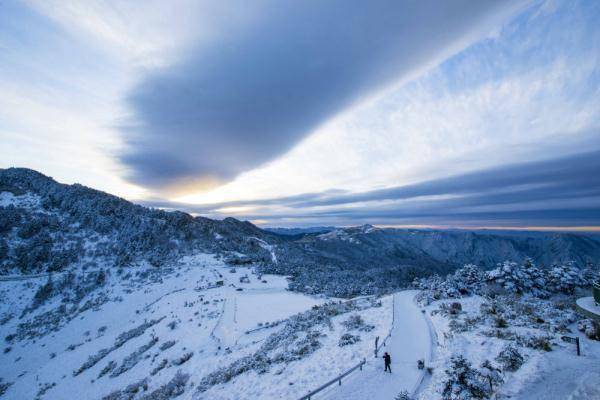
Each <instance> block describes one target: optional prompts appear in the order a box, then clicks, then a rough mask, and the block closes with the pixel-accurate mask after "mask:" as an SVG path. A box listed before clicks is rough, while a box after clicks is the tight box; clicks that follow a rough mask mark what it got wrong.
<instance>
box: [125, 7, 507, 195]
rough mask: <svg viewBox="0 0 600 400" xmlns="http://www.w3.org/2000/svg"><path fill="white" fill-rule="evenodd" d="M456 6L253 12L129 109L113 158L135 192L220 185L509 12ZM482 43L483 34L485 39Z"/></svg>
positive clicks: (152, 84)
mask: <svg viewBox="0 0 600 400" xmlns="http://www.w3.org/2000/svg"><path fill="white" fill-rule="evenodd" d="M517 5H518V2H500V1H482V2H469V1H466V0H454V1H448V2H442V3H440V2H433V1H420V2H412V1H400V2H398V1H385V0H380V1H379V0H378V1H375V2H369V3H365V2H363V3H361V2H346V1H341V0H332V1H327V2H318V1H303V2H298V1H289V2H283V3H282V2H269V1H266V2H261V3H259V5H257V7H256V9H254V10H252V17H251V18H248V20H247V21H246V22H245V23H243V24H239V21H237V23H236V24H232V25H231V26H228V25H227V24H223V26H222V27H221V30H220V31H219V32H218V33H217V34H215V35H214V37H213V38H212V39H211V40H208V41H202V43H200V44H197V45H195V46H192V47H191V48H190V49H189V50H188V51H186V52H185V54H184V55H183V56H182V58H181V59H180V60H179V61H177V62H176V63H175V64H174V65H172V66H171V67H168V68H164V69H161V70H158V71H155V72H151V73H149V74H148V75H147V76H145V77H144V78H143V79H142V80H141V82H140V83H139V84H138V85H137V86H136V87H135V88H134V89H133V90H132V92H131V93H130V95H129V96H128V101H129V104H130V106H131V109H132V113H133V119H132V121H131V124H128V125H127V126H126V127H123V129H122V131H123V133H124V135H125V137H126V140H127V142H128V144H129V147H128V150H127V151H126V152H124V153H123V154H122V155H121V157H120V159H121V161H122V162H123V163H124V164H125V165H126V166H127V167H128V168H129V170H130V179H131V180H132V181H134V182H135V183H138V184H141V185H144V186H148V187H153V188H159V189H160V188H165V187H169V186H173V185H177V184H179V183H180V182H188V183H189V182H190V181H194V180H198V179H200V180H203V181H206V180H210V181H212V182H223V181H228V180H231V179H232V178H234V177H235V176H237V175H239V174H240V173H241V172H244V171H248V170H250V169H253V168H255V167H258V166H260V165H262V164H264V163H265V162H268V161H270V160H273V159H275V158H276V157H278V156H280V155H282V154H284V153H285V152H287V151H288V150H290V149H291V148H292V147H293V146H294V145H295V144H297V143H298V142H299V141H301V140H302V139H303V138H304V137H306V136H307V135H308V134H309V133H310V132H312V131H313V130H314V129H315V128H317V127H318V126H319V125H321V124H323V123H324V122H325V121H327V120H328V119H330V118H332V117H333V116H335V115H336V114H337V113H339V112H341V111H342V110H344V109H346V108H347V107H349V106H351V105H352V104H354V103H356V102H358V101H360V100H361V99H364V98H365V97H368V96H370V95H372V94H373V93H375V92H376V91H378V90H381V89H382V88H384V87H385V86H386V85H390V84H391V83H393V82H396V81H399V80H402V79H404V78H406V77H408V76H410V75H411V74H414V73H416V72H417V71H418V70H419V69H422V68H424V67H426V66H428V65H430V64H431V63H435V62H440V61H442V60H443V58H445V57H447V56H449V55H450V54H451V53H452V52H453V51H457V50H458V47H460V46H461V45H462V46H463V47H464V45H466V43H468V42H470V41H472V40H473V39H474V37H475V36H478V37H480V36H481V35H482V32H484V33H487V31H488V30H490V29H491V27H492V26H495V25H496V24H497V23H498V21H501V20H502V19H503V18H505V17H506V16H507V15H509V14H510V13H512V12H514V10H515V9H516V8H517ZM484 33H483V34H484Z"/></svg>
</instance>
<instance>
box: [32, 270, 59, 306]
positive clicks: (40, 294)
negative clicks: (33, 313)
mask: <svg viewBox="0 0 600 400" xmlns="http://www.w3.org/2000/svg"><path fill="white" fill-rule="evenodd" d="M53 289H54V284H53V282H52V275H48V280H47V281H46V283H45V284H43V285H41V286H40V287H39V288H38V290H37V292H35V295H34V296H33V307H34V308H35V307H37V306H39V305H41V304H43V303H44V302H46V300H48V299H49V298H50V296H52V290H53Z"/></svg>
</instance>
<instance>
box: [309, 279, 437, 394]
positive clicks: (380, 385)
mask: <svg viewBox="0 0 600 400" xmlns="http://www.w3.org/2000/svg"><path fill="white" fill-rule="evenodd" d="M417 293H418V291H416V290H406V291H402V292H399V293H397V294H395V295H394V297H395V298H394V301H395V316H394V318H395V323H394V327H393V328H392V332H391V333H392V334H391V337H390V338H389V339H388V340H387V343H386V346H385V347H382V348H381V351H380V354H379V356H380V357H381V356H382V355H383V352H385V351H387V352H388V353H390V355H391V357H392V373H391V374H389V373H384V372H383V360H382V359H381V358H378V359H375V358H374V357H373V355H372V354H371V355H370V358H367V364H366V365H365V367H364V368H363V370H362V371H357V372H356V373H353V374H351V375H350V376H349V377H348V378H346V380H343V381H342V385H341V386H337V385H335V386H332V387H331V388H330V389H328V390H326V391H325V393H323V394H322V395H317V396H315V398H319V399H331V400H337V399H339V400H355V399H356V400H364V399H369V400H380V399H381V400H386V399H389V400H393V399H394V397H395V396H396V395H397V394H398V393H399V392H401V391H402V390H406V391H408V392H409V393H413V392H414V391H415V390H416V388H417V386H418V385H419V383H420V382H421V380H422V378H423V373H422V371H421V370H419V369H417V360H418V359H420V358H423V359H425V360H427V361H428V360H429V359H430V355H431V351H432V348H431V343H432V339H431V335H430V330H429V326H428V324H427V320H426V319H425V318H426V317H425V316H424V315H423V313H421V309H420V308H419V307H418V306H417V305H416V304H415V303H414V301H413V298H414V296H415V295H416V294H417Z"/></svg>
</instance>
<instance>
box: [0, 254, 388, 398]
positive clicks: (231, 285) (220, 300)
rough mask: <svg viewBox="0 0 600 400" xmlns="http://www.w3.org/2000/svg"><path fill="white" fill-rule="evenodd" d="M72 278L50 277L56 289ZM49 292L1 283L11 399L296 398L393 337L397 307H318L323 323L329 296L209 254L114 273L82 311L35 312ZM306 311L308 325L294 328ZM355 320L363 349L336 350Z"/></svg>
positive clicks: (3, 366) (53, 304)
mask: <svg viewBox="0 0 600 400" xmlns="http://www.w3.org/2000/svg"><path fill="white" fill-rule="evenodd" d="M76 274H83V272H77V273H76ZM65 278H66V277H65V276H60V275H58V276H53V277H52V282H53V283H52V285H55V286H56V285H59V284H63V282H64V281H65ZM94 279H97V278H96V276H94ZM45 282H47V278H35V279H32V280H26V281H4V282H0V285H1V286H0V290H1V291H0V296H1V300H2V301H1V310H0V316H1V317H2V321H1V323H2V325H0V332H1V335H2V337H3V338H5V347H4V351H3V352H2V354H0V360H1V362H0V376H1V377H2V385H3V386H2V387H3V391H5V393H4V395H3V397H2V398H3V399H4V398H6V399H24V398H31V399H33V398H39V399H65V398H74V397H75V398H82V399H101V398H106V399H140V398H144V399H145V398H148V399H160V398H171V397H174V396H176V395H178V394H181V395H182V397H181V398H210V399H230V398H239V399H271V398H290V397H294V396H300V395H301V394H303V393H304V392H305V391H306V390H307V388H311V387H312V385H314V384H315V377H316V376H319V377H322V378H323V379H327V378H330V377H333V376H334V375H335V374H337V373H339V372H340V370H341V369H342V368H343V367H344V366H345V365H347V363H353V362H357V360H359V359H362V358H363V357H365V356H366V355H367V354H369V353H370V351H371V346H372V343H373V341H374V337H375V335H380V336H382V337H383V336H385V334H387V330H388V329H389V316H390V312H391V311H390V305H391V301H390V298H386V299H382V300H378V301H375V302H372V301H371V300H360V301H356V302H351V303H347V302H344V303H341V304H337V303H334V304H333V305H331V306H326V305H323V306H322V307H329V308H325V309H324V310H325V311H326V314H325V315H328V316H329V317H328V318H326V319H325V320H323V319H322V318H321V317H319V315H320V314H316V313H318V312H319V310H320V308H318V307H317V308H316V309H315V308H314V307H316V306H319V305H321V304H324V303H325V302H326V299H325V298H322V297H319V298H318V297H308V296H305V295H302V294H297V293H293V292H289V291H287V290H286V289H287V280H286V279H285V278H284V277H281V276H273V275H263V276H259V275H256V274H254V273H253V272H252V270H250V269H248V268H245V267H241V268H240V267H236V268H232V267H230V266H227V265H225V264H224V263H223V262H221V261H218V260H216V259H215V258H214V257H213V256H211V255H202V254H198V255H194V256H188V257H184V258H183V259H182V260H180V263H179V265H178V266H177V267H173V268H170V269H168V270H157V269H156V268H153V267H151V266H148V265H146V266H138V267H136V268H133V269H129V270H127V271H126V272H124V271H123V272H121V273H120V274H119V273H118V272H116V271H115V272H109V273H107V275H106V278H105V282H104V283H103V284H102V285H100V287H99V288H96V289H95V290H94V291H93V292H92V293H91V294H89V295H87V298H88V300H87V301H86V302H85V303H83V304H80V305H79V306H77V305H71V304H70V302H69V301H65V300H64V299H65V298H64V297H61V296H56V297H51V298H50V299H48V300H46V301H45V302H43V304H41V305H39V306H38V307H36V308H35V309H32V310H30V309H28V308H30V306H31V304H33V303H34V302H35V299H34V297H35V296H34V293H35V289H36V287H41V286H43V284H44V283H45ZM75 290H78V289H75ZM63 293H68V291H67V290H66V291H64V292H63ZM65 304H68V306H67V307H65V306H64V305H65ZM307 310H308V314H307V315H306V316H305V318H304V320H303V322H302V324H300V325H298V324H297V323H296V324H294V320H293V319H292V320H291V322H290V320H289V317H290V316H292V315H294V314H297V313H300V312H306V311H307ZM311 313H314V314H315V315H313V314H311ZM300 315H302V314H300ZM352 315H353V316H360V317H361V319H360V321H361V324H360V325H361V327H366V329H362V330H361V329H358V330H356V331H353V332H352V333H353V336H354V337H356V340H358V342H357V343H355V344H350V345H348V346H342V347H340V345H339V341H340V338H341V336H342V335H343V334H344V333H346V332H347V331H348V328H346V327H345V325H344V321H346V320H347V319H348V318H349V316H352ZM315 316H316V317H315ZM312 318H315V319H314V321H313V319H312ZM329 318H330V319H329ZM296 322H297V321H296ZM359 328H360V327H359ZM282 332H283V333H284V334H282ZM290 339H291V340H290ZM265 343H269V346H270V347H269V348H268V349H266V348H265V347H264V346H265ZM332 350H334V351H335V358H336V360H337V362H335V363H332V362H330V360H331V358H332V357H333V353H332ZM263 355H264V356H266V357H270V359H271V361H270V362H269V367H268V368H267V369H266V370H263V369H262V368H264V366H261V365H260V364H259V363H258V362H253V363H249V364H248V365H247V366H246V368H245V369H244V370H243V371H235V368H231V371H229V372H228V371H227V368H228V367H230V366H231V365H233V364H235V363H236V362H238V361H239V360H245V359H246V360H259V359H260V357H262V356H263ZM288 356H289V357H288ZM223 371H225V372H223ZM215 372H216V374H215ZM211 374H212V375H211ZM227 374H230V375H227ZM238 375H239V376H238ZM207 377H208V380H207ZM211 379H213V380H214V382H212V381H211ZM207 382H210V384H207ZM200 384H203V385H204V386H203V388H202V390H200V389H199V386H200ZM159 393H160V394H159ZM161 396H162V397H161Z"/></svg>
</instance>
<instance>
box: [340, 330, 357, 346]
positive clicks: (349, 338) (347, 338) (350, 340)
mask: <svg viewBox="0 0 600 400" xmlns="http://www.w3.org/2000/svg"><path fill="white" fill-rule="evenodd" d="M358 342H360V336H356V335H351V334H349V333H344V334H343V335H342V336H341V337H340V341H339V343H338V345H339V346H340V347H343V346H348V345H351V344H354V343H358Z"/></svg>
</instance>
